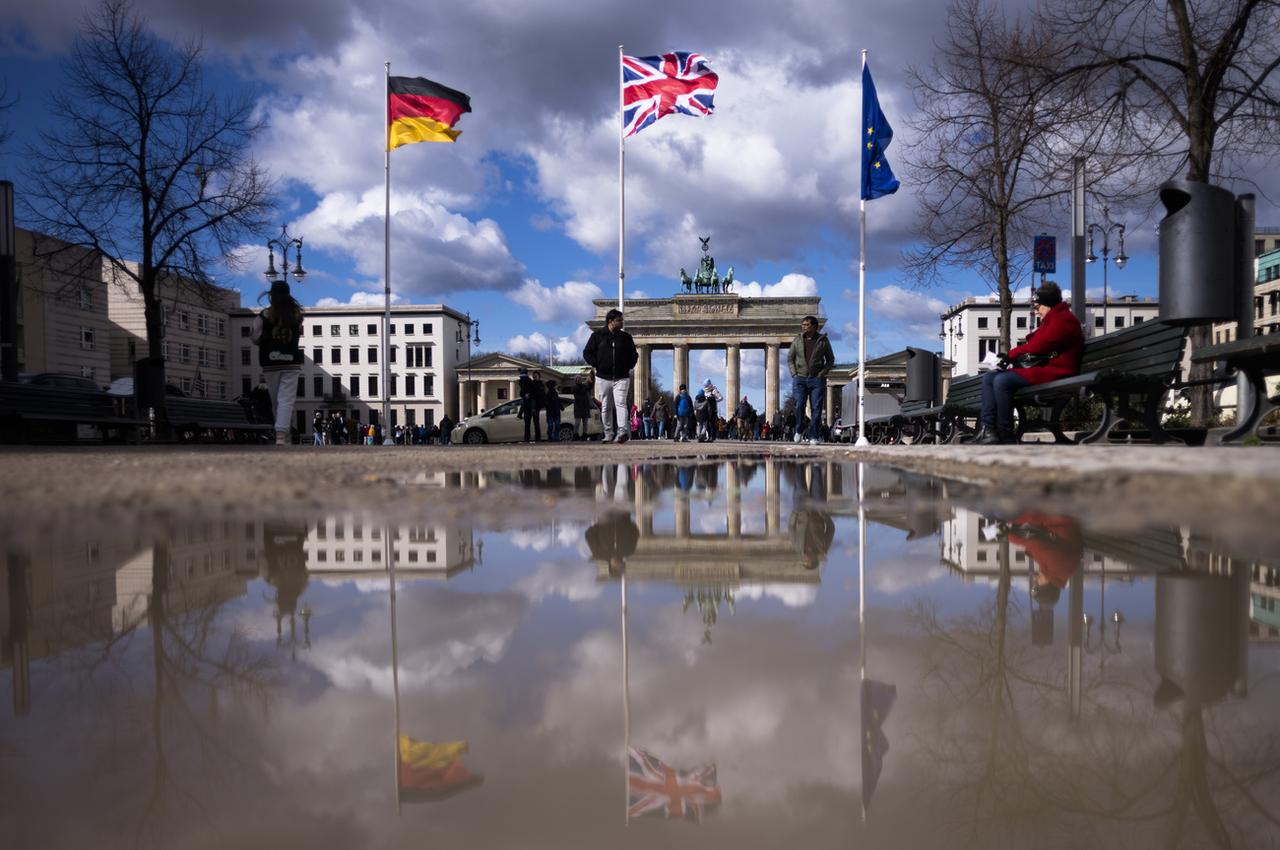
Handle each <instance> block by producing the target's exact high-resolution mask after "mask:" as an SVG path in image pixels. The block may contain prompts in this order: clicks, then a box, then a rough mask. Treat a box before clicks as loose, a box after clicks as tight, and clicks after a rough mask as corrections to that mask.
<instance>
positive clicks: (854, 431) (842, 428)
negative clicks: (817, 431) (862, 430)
mask: <svg viewBox="0 0 1280 850" xmlns="http://www.w3.org/2000/svg"><path fill="white" fill-rule="evenodd" d="M856 439H858V423H857V422H850V423H849V424H848V425H846V424H844V420H843V419H837V420H836V422H835V424H834V425H832V426H831V441H832V442H835V443H852V442H853V441H854V440H856Z"/></svg>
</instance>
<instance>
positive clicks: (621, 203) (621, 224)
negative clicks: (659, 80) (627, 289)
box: [618, 44, 627, 310]
mask: <svg viewBox="0 0 1280 850" xmlns="http://www.w3.org/2000/svg"><path fill="white" fill-rule="evenodd" d="M622 56H623V53H622V45H621V44H619V45H618V309H619V310H621V309H622V282H623V280H624V279H625V278H626V276H627V273H626V271H625V270H624V268H625V267H624V264H623V261H624V259H625V256H626V245H627V203H626V200H627V181H626V171H625V170H624V163H625V161H626V159H625V157H626V153H625V144H624V136H623V134H622V130H623V127H622V122H623V115H625V114H626V113H625V112H624V110H623V107H624V106H625V99H624V96H623V93H622V83H623V77H622Z"/></svg>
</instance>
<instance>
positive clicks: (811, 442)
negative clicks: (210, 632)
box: [809, 437, 818, 446]
mask: <svg viewBox="0 0 1280 850" xmlns="http://www.w3.org/2000/svg"><path fill="white" fill-rule="evenodd" d="M809 445H811V446H816V445H818V438H817V437H810V438H809Z"/></svg>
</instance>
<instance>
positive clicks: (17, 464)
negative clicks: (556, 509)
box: [0, 441, 1280, 548]
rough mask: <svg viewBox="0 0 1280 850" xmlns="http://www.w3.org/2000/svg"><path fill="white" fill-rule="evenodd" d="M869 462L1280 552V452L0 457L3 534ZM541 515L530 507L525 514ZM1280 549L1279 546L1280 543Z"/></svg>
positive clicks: (188, 450) (342, 450)
mask: <svg viewBox="0 0 1280 850" xmlns="http://www.w3.org/2000/svg"><path fill="white" fill-rule="evenodd" d="M765 453H767V454H770V455H773V456H776V457H784V458H821V459H829V460H847V461H858V460H862V461H867V462H871V463H880V464H886V465H890V466H896V467H901V468H904V469H909V470H913V471H917V472H922V473H928V474H933V475H937V476H941V477H945V478H950V479H955V480H958V481H960V482H965V483H967V484H970V485H974V486H973V487H970V488H969V490H970V491H971V492H978V493H982V494H988V495H989V496H990V498H991V499H992V500H998V499H1002V498H1003V499H1009V500H1013V501H1016V502H1018V503H1021V504H1026V503H1027V502H1028V500H1039V501H1041V502H1045V501H1047V502H1051V503H1052V504H1053V505H1056V506H1061V507H1063V508H1064V509H1068V510H1071V511H1075V512H1077V513H1078V514H1080V515H1093V516H1117V515H1123V517H1124V519H1125V521H1128V522H1132V521H1134V520H1140V521H1145V522H1188V523H1197V524H1201V525H1203V524H1204V523H1205V522H1211V523H1212V524H1213V526H1214V528H1220V529H1221V530H1222V531H1223V532H1224V533H1228V534H1230V535H1231V536H1233V537H1237V538H1238V537H1242V536H1243V537H1250V538H1256V539H1266V540H1269V541H1271V542H1275V541H1277V540H1278V539H1280V531H1277V529H1280V449H1277V448H1275V447H1256V448H1229V449H1228V448H1182V447H1169V448H1163V447H1153V446H1048V445H1029V446H1028V445H1024V446H1017V447H1008V446H994V447H973V446H885V447H880V446H872V447H867V448H863V449H854V448H851V447H848V446H838V445H822V446H813V447H811V446H808V445H798V444H784V443H737V442H733V441H720V442H717V443H714V444H710V445H707V444H696V443H687V444H676V443H671V442H661V443H657V442H645V441H636V442H631V443H627V444H625V445H621V446H615V445H601V444H597V443H588V444H583V443H566V444H554V443H544V444H540V445H536V446H528V445H505V446H480V447H462V446H459V447H449V448H441V447H430V448H428V447H401V448H381V447H379V448H371V447H363V446H343V447H326V448H318V447H311V446H291V447H288V448H275V447H249V448H241V447H221V446H191V447H187V446H143V447H62V448H29V447H5V448H4V449H0V499H2V500H3V504H5V505H6V506H8V507H7V508H6V509H5V510H4V511H3V519H0V531H8V532H13V531H14V530H18V529H23V530H26V531H32V530H38V529H40V528H44V527H54V526H57V525H61V524H65V523H66V522H68V521H74V522H81V521H87V520H97V521H99V522H121V521H129V520H132V521H136V520H137V518H138V517H140V516H150V517H157V516H160V517H163V516H174V517H179V516H187V517H189V516H191V515H192V514H193V513H198V514H202V515H213V516H242V515H246V514H250V513H255V512H259V511H264V510H271V511H276V512H284V511H288V512H292V511H305V512H309V513H314V512H316V511H335V510H346V509H357V508H361V509H371V508H375V507H377V506H378V505H380V504H395V505H397V506H398V507H400V508H403V509H408V510H432V511H436V512H439V511H440V510H442V509H446V510H448V511H449V512H454V511H457V512H464V511H474V510H476V509H477V508H478V509H480V510H482V511H485V512H486V513H490V514H491V515H500V512H501V511H503V510H505V509H507V508H508V507H509V506H510V505H514V504H518V503H520V501H521V500H522V499H521V497H520V496H519V494H502V493H499V492H496V491H485V494H484V496H483V499H482V501H481V502H480V503H479V504H476V503H474V502H472V501H471V500H469V499H466V498H461V499H459V498H456V497H454V496H452V495H451V496H449V497H448V498H445V499H442V498H441V489H440V488H441V486H443V485H444V481H443V480H442V476H440V475H438V473H448V472H470V471H485V470H511V469H517V468H529V467H544V466H571V465H578V464H583V463H588V464H589V463H606V462H619V461H627V462H644V461H654V460H663V459H670V460H672V461H674V462H680V461H682V460H684V461H688V460H694V459H698V458H702V459H706V458H716V459H719V458H729V457H733V456H736V455H761V454H765ZM525 500H526V501H527V498H526V499H525ZM1276 545H1277V547H1278V548H1280V543H1277V544H1276Z"/></svg>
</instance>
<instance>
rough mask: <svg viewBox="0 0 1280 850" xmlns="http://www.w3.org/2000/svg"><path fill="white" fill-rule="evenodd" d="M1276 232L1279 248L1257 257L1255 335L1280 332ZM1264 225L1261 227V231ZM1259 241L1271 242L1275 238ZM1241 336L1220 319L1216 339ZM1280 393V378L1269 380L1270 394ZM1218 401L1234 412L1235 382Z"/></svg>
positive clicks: (1234, 326)
mask: <svg viewBox="0 0 1280 850" xmlns="http://www.w3.org/2000/svg"><path fill="white" fill-rule="evenodd" d="M1267 229H1268V230H1274V231H1275V232H1276V234H1277V235H1276V238H1275V239H1274V242H1275V245H1276V247H1274V248H1272V249H1270V250H1268V251H1266V252H1264V253H1261V254H1259V255H1258V256H1257V257H1256V258H1255V259H1254V271H1255V275H1254V285H1253V335H1254V336H1262V335H1263V334H1275V333H1280V228H1267ZM1261 230H1263V228H1259V231H1261ZM1257 241H1258V242H1263V241H1266V242H1267V244H1271V242H1272V241H1273V240H1272V237H1270V236H1268V237H1267V238H1266V239H1265V240H1263V239H1262V238H1261V237H1260V238H1259V239H1258V240H1257ZM1239 336H1240V329H1239V327H1238V326H1237V323H1236V322H1219V323H1217V324H1215V325H1214V326H1213V342H1214V343H1215V344H1217V343H1220V342H1232V341H1234V340H1236V339H1238V338H1239ZM1277 392H1280V377H1271V378H1268V379H1267V393H1268V395H1272V396H1274V395H1275V394H1276V393H1277ZM1214 403H1215V404H1216V405H1217V406H1218V407H1219V408H1220V409H1222V410H1223V411H1224V412H1226V413H1229V414H1234V413H1235V409H1236V387H1235V385H1234V384H1232V385H1229V386H1226V387H1223V388H1222V389H1220V390H1218V391H1217V392H1216V393H1215V394H1214Z"/></svg>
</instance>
